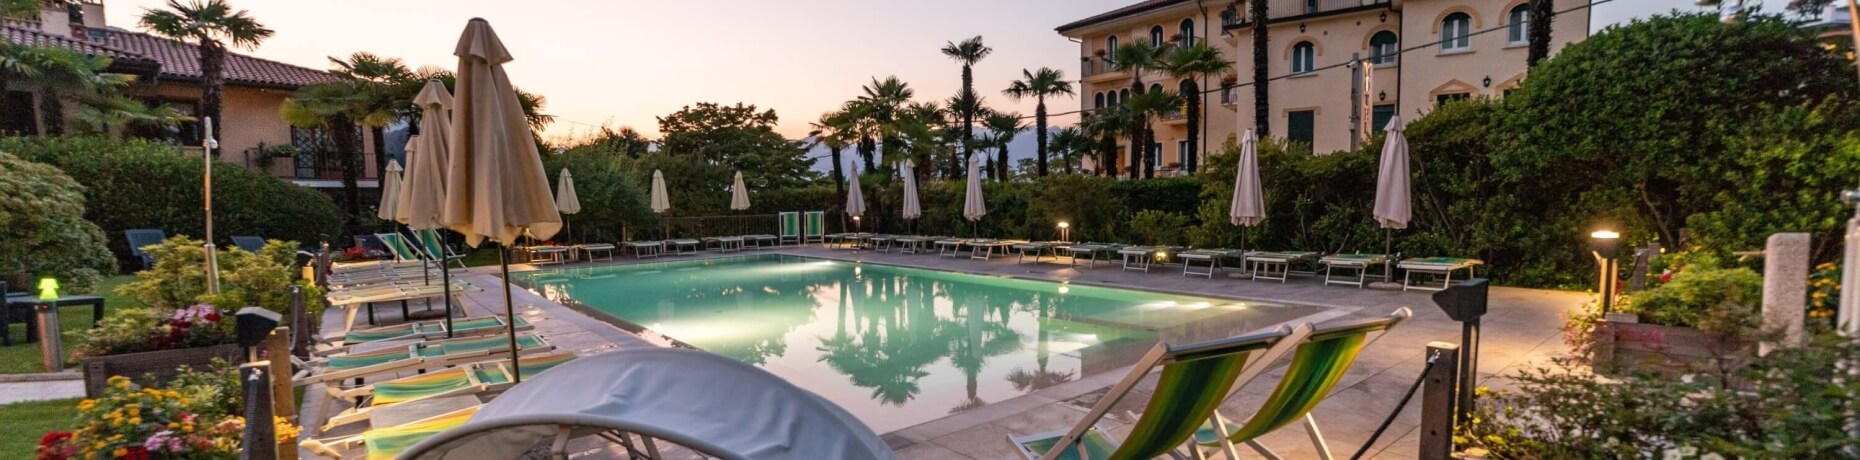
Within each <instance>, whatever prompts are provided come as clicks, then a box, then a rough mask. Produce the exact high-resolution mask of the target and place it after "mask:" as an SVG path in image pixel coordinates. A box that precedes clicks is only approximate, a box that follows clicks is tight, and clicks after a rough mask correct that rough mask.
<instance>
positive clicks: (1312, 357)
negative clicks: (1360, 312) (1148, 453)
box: [1195, 308, 1413, 460]
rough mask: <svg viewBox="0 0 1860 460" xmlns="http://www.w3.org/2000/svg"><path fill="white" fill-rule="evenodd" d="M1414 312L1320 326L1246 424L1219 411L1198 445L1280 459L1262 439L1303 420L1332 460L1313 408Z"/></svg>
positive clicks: (1220, 453) (1221, 453)
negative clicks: (1232, 420) (1359, 359)
mask: <svg viewBox="0 0 1860 460" xmlns="http://www.w3.org/2000/svg"><path fill="white" fill-rule="evenodd" d="M1410 316H1413V313H1412V312H1410V311H1409V310H1408V309H1407V308H1399V309H1396V310H1395V311H1394V312H1393V313H1390V314H1389V315H1388V316H1384V317H1381V318H1370V319H1357V320H1343V321H1336V322H1332V323H1329V324H1327V325H1319V326H1317V328H1316V329H1315V330H1313V331H1312V332H1311V335H1310V336H1309V337H1307V338H1305V339H1304V340H1303V341H1302V343H1299V344H1298V347H1297V350H1296V351H1295V352H1293V354H1292V360H1291V365H1290V367H1288V368H1286V370H1285V377H1283V378H1281V379H1280V380H1279V385H1278V386H1277V387H1275V388H1273V390H1272V394H1271V395H1269V396H1267V397H1266V402H1265V403H1263V404H1261V405H1260V408H1259V409H1258V410H1257V411H1255V412H1254V413H1253V415H1252V416H1251V417H1248V418H1247V420H1246V423H1244V424H1240V425H1235V424H1233V423H1229V422H1228V420H1229V419H1227V418H1225V417H1222V416H1221V415H1220V414H1219V413H1216V414H1214V417H1213V418H1211V419H1208V420H1207V421H1206V422H1205V423H1204V424H1203V425H1202V428H1201V429H1200V430H1198V431H1196V432H1195V444H1196V446H1197V447H1196V448H1198V449H1200V448H1206V449H1209V450H1212V451H1213V452H1205V451H1204V452H1201V453H1202V454H1206V455H1211V456H1212V458H1230V459H1231V458H1239V457H1238V455H1239V453H1238V452H1236V451H1235V449H1234V446H1236V445H1239V444H1246V445H1247V446H1248V447H1251V448H1253V450H1254V451H1256V452H1258V453H1259V454H1260V455H1263V456H1265V457H1266V458H1270V459H1275V460H1276V459H1278V458H1280V457H1279V455H1278V454H1277V453H1274V452H1273V451H1272V450H1271V449H1267V448H1266V446H1264V445H1261V444H1260V443H1259V442H1258V439H1259V437H1261V436H1264V435H1266V434H1267V433H1271V432H1273V431H1275V430H1278V429H1279V428H1284V427H1285V426H1286V425H1290V424H1292V422H1296V421H1300V420H1301V419H1302V420H1303V422H1304V425H1305V432H1306V433H1307V434H1309V435H1310V437H1311V444H1312V445H1313V446H1314V447H1315V448H1316V449H1317V452H1318V456H1319V458H1323V459H1326V460H1328V459H1330V458H1332V456H1331V452H1330V445H1329V443H1327V442H1326V441H1325V440H1324V434H1323V432H1322V431H1321V430H1319V429H1318V425H1317V419H1316V418H1314V417H1312V416H1311V410H1312V409H1314V408H1317V405H1318V403H1321V402H1323V401H1324V398H1325V397H1326V396H1329V395H1330V393H1331V390H1332V389H1334V388H1336V386H1337V382H1338V381H1341V380H1343V375H1344V373H1345V372H1347V371H1349V370H1350V366H1351V365H1352V364H1355V363H1356V357H1357V355H1358V354H1359V353H1361V352H1362V351H1363V348H1364V347H1366V346H1368V345H1369V344H1370V343H1373V342H1375V341H1376V339H1380V338H1382V335H1383V334H1385V333H1387V332H1388V330H1389V328H1392V327H1394V326H1395V325H1396V324H1398V323H1400V322H1402V321H1404V320H1406V319H1408V317H1410ZM1198 458H1199V457H1198Z"/></svg>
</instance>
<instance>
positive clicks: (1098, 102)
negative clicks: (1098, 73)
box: [1091, 91, 1104, 109]
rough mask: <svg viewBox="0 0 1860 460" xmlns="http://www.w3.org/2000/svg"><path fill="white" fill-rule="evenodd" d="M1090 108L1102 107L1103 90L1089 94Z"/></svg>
mask: <svg viewBox="0 0 1860 460" xmlns="http://www.w3.org/2000/svg"><path fill="white" fill-rule="evenodd" d="M1091 108H1094V109H1102V108H1104V92H1102V91H1101V92H1099V93H1098V94H1093V95H1092V96H1091Z"/></svg>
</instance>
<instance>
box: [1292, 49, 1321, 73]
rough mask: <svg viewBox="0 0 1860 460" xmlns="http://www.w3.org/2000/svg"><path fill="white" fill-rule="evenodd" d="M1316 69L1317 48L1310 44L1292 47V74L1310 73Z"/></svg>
mask: <svg viewBox="0 0 1860 460" xmlns="http://www.w3.org/2000/svg"><path fill="white" fill-rule="evenodd" d="M1316 67H1317V47H1316V46H1312V45H1311V42H1298V44H1296V45H1292V73H1305V72H1310V71H1311V69H1313V68H1316Z"/></svg>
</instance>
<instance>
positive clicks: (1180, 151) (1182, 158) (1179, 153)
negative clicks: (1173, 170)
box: [1173, 139, 1188, 167]
mask: <svg viewBox="0 0 1860 460" xmlns="http://www.w3.org/2000/svg"><path fill="white" fill-rule="evenodd" d="M1173 163H1175V164H1176V165H1177V166H1178V167H1180V166H1181V165H1185V164H1188V139H1182V140H1179V141H1175V161H1174V162H1173Z"/></svg>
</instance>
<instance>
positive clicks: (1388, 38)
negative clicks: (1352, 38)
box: [1369, 30, 1401, 65]
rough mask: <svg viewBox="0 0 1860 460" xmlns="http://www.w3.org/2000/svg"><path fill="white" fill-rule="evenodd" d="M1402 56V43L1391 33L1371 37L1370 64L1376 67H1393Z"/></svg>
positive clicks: (1386, 32) (1384, 32)
mask: <svg viewBox="0 0 1860 460" xmlns="http://www.w3.org/2000/svg"><path fill="white" fill-rule="evenodd" d="M1400 56H1401V41H1400V40H1398V39H1396V38H1395V33H1394V32H1390V31H1386V30H1384V31H1381V32H1376V34H1375V35H1370V36H1369V62H1370V63H1372V64H1375V65H1393V64H1395V62H1396V61H1395V59H1396V58H1398V57H1400Z"/></svg>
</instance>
